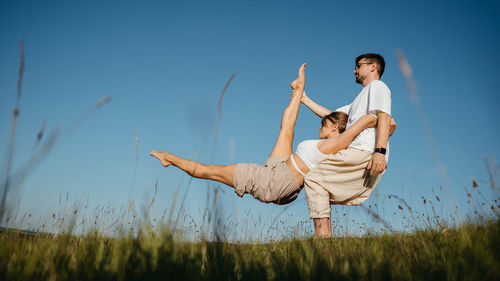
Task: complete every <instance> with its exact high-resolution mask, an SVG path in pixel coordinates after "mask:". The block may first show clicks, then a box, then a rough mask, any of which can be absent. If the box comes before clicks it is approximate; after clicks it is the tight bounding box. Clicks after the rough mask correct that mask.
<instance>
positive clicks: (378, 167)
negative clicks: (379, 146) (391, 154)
mask: <svg viewBox="0 0 500 281" xmlns="http://www.w3.org/2000/svg"><path fill="white" fill-rule="evenodd" d="M386 168H387V162H386V161H385V155H384V154H382V153H378V152H376V153H373V156H372V159H371V160H370V161H369V162H368V165H367V166H366V170H368V171H369V173H370V175H371V176H376V175H378V174H380V173H382V172H383V171H385V169H386Z"/></svg>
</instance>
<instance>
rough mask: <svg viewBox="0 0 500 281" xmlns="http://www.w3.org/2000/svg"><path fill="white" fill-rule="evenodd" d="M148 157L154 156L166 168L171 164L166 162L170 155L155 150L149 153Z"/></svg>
mask: <svg viewBox="0 0 500 281" xmlns="http://www.w3.org/2000/svg"><path fill="white" fill-rule="evenodd" d="M149 155H151V156H154V157H156V158H157V159H158V160H160V161H161V164H162V165H163V166H164V167H168V166H169V165H170V164H172V163H171V162H170V161H168V156H169V155H170V153H168V152H158V151H156V150H153V151H151V153H149Z"/></svg>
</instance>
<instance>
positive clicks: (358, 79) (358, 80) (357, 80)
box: [356, 76, 363, 84]
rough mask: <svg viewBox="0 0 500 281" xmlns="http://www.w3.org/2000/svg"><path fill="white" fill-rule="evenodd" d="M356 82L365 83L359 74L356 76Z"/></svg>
mask: <svg viewBox="0 0 500 281" xmlns="http://www.w3.org/2000/svg"><path fill="white" fill-rule="evenodd" d="M356 83H358V84H363V80H361V78H360V77H359V76H356Z"/></svg>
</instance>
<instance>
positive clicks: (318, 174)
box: [304, 148, 384, 219]
mask: <svg viewBox="0 0 500 281" xmlns="http://www.w3.org/2000/svg"><path fill="white" fill-rule="evenodd" d="M371 158H372V153H371V152H369V151H365V150H360V149H356V148H347V149H344V150H341V151H339V152H337V153H336V154H332V155H328V157H327V158H325V159H323V160H322V161H321V162H319V163H318V165H317V166H316V167H314V168H313V169H312V170H311V171H310V172H309V173H307V174H306V176H305V178H304V186H305V188H306V196H307V204H308V206H309V216H310V217H311V218H313V219H314V218H329V217H330V216H331V207H330V205H331V204H341V205H359V204H361V203H362V202H364V201H365V200H366V199H368V197H370V195H371V193H372V192H373V190H374V189H375V187H376V186H377V184H378V182H379V181H380V178H381V177H382V175H383V174H384V173H381V174H379V175H377V176H372V177H369V178H368V181H367V182H365V179H363V174H364V172H365V168H366V165H367V164H368V161H370V159H371Z"/></svg>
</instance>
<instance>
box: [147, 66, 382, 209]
mask: <svg viewBox="0 0 500 281" xmlns="http://www.w3.org/2000/svg"><path fill="white" fill-rule="evenodd" d="M305 66H306V64H305V63H304V64H303V65H302V66H301V67H300V68H299V73H298V77H297V79H296V80H295V81H293V82H292V83H291V84H290V86H291V87H292V89H293V92H292V98H291V101H290V104H289V105H288V107H287V108H286V109H285V111H284V112H283V116H282V118H281V129H280V133H279V135H278V139H277V141H276V144H275V146H274V148H273V150H272V152H271V155H269V159H267V161H266V163H265V164H264V165H263V166H261V165H257V164H232V165H205V164H201V163H198V162H195V161H192V160H187V159H183V158H180V157H178V156H175V155H173V154H171V153H169V152H157V151H155V150H153V151H152V152H151V154H150V155H151V156H154V157H156V158H158V160H160V161H161V163H162V165H163V166H165V167H167V166H169V165H174V166H176V167H178V168H179V169H181V170H183V171H185V172H187V173H188V174H189V175H191V176H193V177H196V178H202V179H210V180H215V181H219V182H222V183H224V184H226V185H229V186H231V187H234V189H235V192H236V193H237V194H238V195H239V196H243V194H245V193H248V194H251V195H252V196H253V197H254V198H256V199H257V200H260V201H262V202H265V203H275V204H288V203H290V202H292V201H293V200H295V199H296V198H297V196H298V194H299V192H300V190H301V188H302V187H303V185H304V176H305V174H307V173H308V172H309V171H310V169H312V168H313V167H314V166H315V165H316V164H317V163H318V162H320V161H321V160H323V159H324V158H325V157H326V156H327V155H328V154H335V153H337V152H338V151H339V150H341V149H345V148H346V147H347V146H349V144H350V143H351V142H352V140H353V139H354V138H355V137H356V136H357V135H358V134H359V133H360V132H361V131H362V130H364V129H365V128H368V127H373V126H375V125H376V122H377V119H376V118H375V117H373V116H370V115H366V116H364V117H362V118H361V119H360V120H359V121H358V122H356V123H355V124H354V125H352V126H351V127H350V128H349V129H347V130H345V126H346V123H347V114H345V113H342V112H332V113H331V114H330V115H327V116H325V117H324V118H323V119H322V120H321V128H320V133H319V137H320V139H319V140H307V141H304V142H301V143H300V144H299V145H298V146H297V152H296V153H293V150H292V142H293V135H294V127H295V121H296V120H297V115H298V112H299V107H300V103H301V99H302V95H303V93H304V86H305V75H304V70H305ZM344 130H345V131H344Z"/></svg>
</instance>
